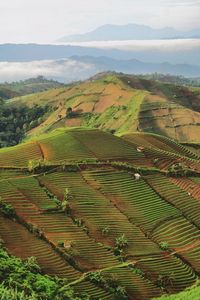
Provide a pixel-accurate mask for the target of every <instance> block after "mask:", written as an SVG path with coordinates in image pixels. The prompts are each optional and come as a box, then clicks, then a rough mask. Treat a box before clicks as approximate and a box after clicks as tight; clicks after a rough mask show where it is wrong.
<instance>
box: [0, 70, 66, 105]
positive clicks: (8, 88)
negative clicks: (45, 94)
mask: <svg viewBox="0 0 200 300" xmlns="http://www.w3.org/2000/svg"><path fill="white" fill-rule="evenodd" d="M61 86H63V84H62V83H59V82H57V81H54V80H48V79H46V78H44V77H43V76H38V77H37V78H30V79H27V80H24V81H23V80H21V81H17V82H11V83H8V82H7V83H1V84H0V98H1V99H3V100H7V99H11V98H14V97H17V96H23V95H28V94H33V93H39V92H42V91H45V90H48V89H52V88H56V87H61Z"/></svg>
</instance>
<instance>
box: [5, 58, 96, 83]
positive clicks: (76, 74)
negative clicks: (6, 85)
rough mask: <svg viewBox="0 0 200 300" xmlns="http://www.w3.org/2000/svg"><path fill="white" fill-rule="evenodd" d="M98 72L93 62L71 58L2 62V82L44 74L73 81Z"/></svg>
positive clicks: (65, 80) (48, 76) (47, 76)
mask: <svg viewBox="0 0 200 300" xmlns="http://www.w3.org/2000/svg"><path fill="white" fill-rule="evenodd" d="M95 72H96V68H95V67H94V66H93V65H92V64H86V63H82V62H78V61H74V60H71V59H66V60H62V61H53V60H45V61H32V62H0V82H5V81H8V82H12V81H18V80H23V79H27V78H31V77H37V76H39V75H43V76H45V77H46V78H53V79H57V80H60V81H61V80H62V81H64V82H71V81H76V80H80V79H86V78H87V77H89V76H90V75H92V74H94V73H95Z"/></svg>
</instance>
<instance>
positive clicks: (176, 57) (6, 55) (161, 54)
mask: <svg viewBox="0 0 200 300" xmlns="http://www.w3.org/2000/svg"><path fill="white" fill-rule="evenodd" d="M199 53H200V46H199V47H194V48H193V47H192V45H190V43H186V46H183V47H182V48H181V49H179V50H177V49H176V46H173V49H171V50H170V51H169V47H166V49H165V48H164V47H162V45H161V46H160V47H157V48H156V49H149V48H148V47H147V48H145V47H143V48H142V49H139V50H138V49H137V48H136V49H134V47H132V48H131V49H130V50H126V51H124V50H119V49H98V48H94V47H93V48H92V47H79V46H69V45H68V46H67V45H38V44H2V45H0V62H1V61H3V62H28V61H39V60H60V59H65V58H69V57H71V56H74V55H76V56H93V57H100V56H104V57H109V58H113V59H118V60H130V59H137V60H140V61H145V62H150V63H163V62H169V63H173V64H192V65H200V59H199Z"/></svg>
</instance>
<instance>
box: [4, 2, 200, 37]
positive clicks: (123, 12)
mask: <svg viewBox="0 0 200 300" xmlns="http://www.w3.org/2000/svg"><path fill="white" fill-rule="evenodd" d="M199 20H200V0H196V1H195V0H182V1H181V0H139V1H138V0H73V1H72V0H0V43H28V42H34V43H51V42H53V41H55V40H57V39H59V38H60V37H63V36H66V35H70V34H76V33H84V32H88V31H91V30H93V29H95V28H97V27H99V26H102V25H104V24H119V25H120V24H127V23H137V24H145V25H149V26H152V27H154V28H161V27H165V26H169V27H174V28H176V29H181V30H190V29H195V28H200V21H199Z"/></svg>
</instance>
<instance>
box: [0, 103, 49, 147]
mask: <svg viewBox="0 0 200 300" xmlns="http://www.w3.org/2000/svg"><path fill="white" fill-rule="evenodd" d="M48 109H49V106H48V105H45V106H43V107H42V106H37V105H35V106H33V107H32V108H30V107H27V106H25V105H21V106H17V107H15V106H9V107H8V105H7V104H6V103H5V102H4V101H1V102H0V148H2V147H7V146H13V145H16V144H18V143H19V142H20V141H21V140H22V139H23V137H24V135H25V133H26V132H27V131H28V130H30V129H32V128H34V127H35V126H37V125H39V124H40V123H41V122H42V121H43V120H44V115H45V113H47V111H48Z"/></svg>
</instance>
